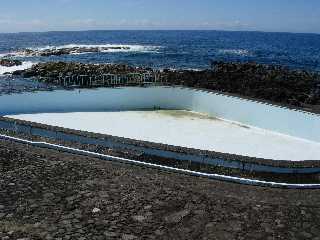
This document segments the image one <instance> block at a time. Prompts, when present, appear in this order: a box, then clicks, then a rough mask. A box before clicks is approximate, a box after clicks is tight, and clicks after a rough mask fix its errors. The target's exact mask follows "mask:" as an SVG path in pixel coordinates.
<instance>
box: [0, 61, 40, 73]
mask: <svg viewBox="0 0 320 240" xmlns="http://www.w3.org/2000/svg"><path fill="white" fill-rule="evenodd" d="M34 64H36V63H34V62H23V63H22V65H20V66H13V67H4V66H0V75H3V74H4V73H13V72H14V71H18V70H25V69H28V68H31V67H32V66H33V65H34Z"/></svg>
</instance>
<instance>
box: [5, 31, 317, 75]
mask: <svg viewBox="0 0 320 240" xmlns="http://www.w3.org/2000/svg"><path fill="white" fill-rule="evenodd" d="M96 45H97V46H123V45H125V46H128V47H129V49H127V50H118V51H117V50H112V51H105V52H98V53H86V54H72V55H64V56H54V57H52V56H51V57H27V56H23V55H19V54H17V52H19V51H20V50H22V49H25V48H32V49H46V48H54V47H57V48H63V47H68V46H96ZM8 53H11V54H12V57H13V58H17V59H21V60H23V61H25V62H26V63H25V64H32V63H36V62H46V61H77V62H85V63H125V64H130V65H136V66H148V67H154V68H174V69H205V68H209V66H210V60H217V61H228V62H230V61H232V62H247V61H255V62H258V63H265V64H277V65H284V66H288V67H290V68H294V69H306V70H312V71H320V35H317V34H291V33H265V32H225V31H83V32H47V33H16V34H0V57H1V56H4V55H6V54H8ZM26 66H27V65H26ZM6 70H7V69H6ZM0 74H1V71H0Z"/></svg>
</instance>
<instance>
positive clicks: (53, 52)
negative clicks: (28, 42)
mask: <svg viewBox="0 0 320 240" xmlns="http://www.w3.org/2000/svg"><path fill="white" fill-rule="evenodd" d="M111 50H130V47H129V46H99V47H95V46H92V47H90V46H83V47H81V46H75V47H63V48H59V47H53V48H44V49H30V48H26V49H23V50H21V51H19V52H17V53H16V54H17V55H23V56H27V57H49V56H61V55H69V54H82V53H97V52H107V51H111Z"/></svg>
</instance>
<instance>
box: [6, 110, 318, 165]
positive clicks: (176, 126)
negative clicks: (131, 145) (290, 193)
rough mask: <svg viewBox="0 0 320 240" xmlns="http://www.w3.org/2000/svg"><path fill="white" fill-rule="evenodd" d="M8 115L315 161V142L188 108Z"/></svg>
mask: <svg viewBox="0 0 320 240" xmlns="http://www.w3.org/2000/svg"><path fill="white" fill-rule="evenodd" d="M8 117H11V118H16V119H21V120H27V121H33V122H37V123H43V124H48V125H53V126H59V127H65V128H71V129H76V130H83V131H89V132H95V133H102V134H109V135H113V136H119V137H126V138H131V139H137V140H143V141H150V142H155V143H164V144H170V145H175V146H182V147H189V148H195V149H201V150H210V151H217V152H223V153H231V154H238V155H243V156H251V157H258V158H266V159H275V160H292V161H301V160H319V159H320V143H317V142H312V141H308V140H304V139H299V138H295V137H291V136H287V135H282V134H279V133H276V132H271V131H267V130H264V129H259V128H252V127H250V128H248V127H247V126H242V125H239V124H237V123H232V122H229V121H224V120H220V119H216V118H209V117H207V116H205V115H200V114H196V113H192V112H188V111H124V112H73V113H41V114H23V115H10V116H8Z"/></svg>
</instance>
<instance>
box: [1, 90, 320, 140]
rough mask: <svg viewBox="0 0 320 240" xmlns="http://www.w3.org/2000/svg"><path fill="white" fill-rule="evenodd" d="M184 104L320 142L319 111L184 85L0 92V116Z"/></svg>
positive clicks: (201, 110) (230, 118)
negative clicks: (296, 108)
mask: <svg viewBox="0 0 320 240" xmlns="http://www.w3.org/2000/svg"><path fill="white" fill-rule="evenodd" d="M153 108H162V109H184V110H190V111H195V112H199V113H205V114H208V115H209V116H212V117H218V118H222V119H226V120H230V121H235V122H239V123H241V124H244V125H250V126H254V127H258V128H263V129H267V130H271V131H275V132H278V133H281V134H286V135H290V136H294V137H298V138H303V139H307V140H310V141H314V142H320V115H316V114H312V113H307V112H303V111H298V110H291V109H288V108H284V107H279V106H275V105H269V104H265V103H261V102H256V101H252V100H247V99H241V98H238V97H233V96H229V95H223V94H218V93H214V92H209V91H204V90H198V89H191V88H182V87H148V88H139V87H123V88H99V89H81V90H69V91H66V90H56V91H51V92H46V91H43V92H42V91H40V92H29V93H23V94H12V95H2V96H0V115H1V116H4V115H17V114H30V113H55V112H90V111H124V110H137V109H153Z"/></svg>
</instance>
